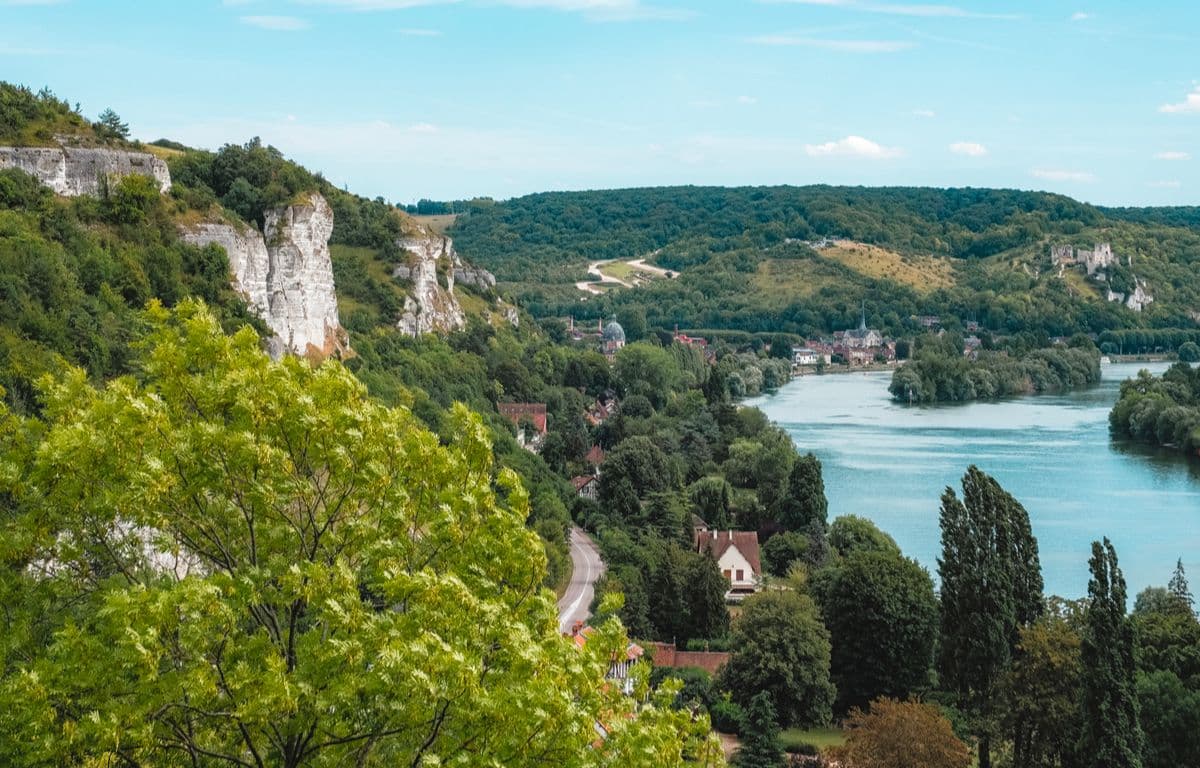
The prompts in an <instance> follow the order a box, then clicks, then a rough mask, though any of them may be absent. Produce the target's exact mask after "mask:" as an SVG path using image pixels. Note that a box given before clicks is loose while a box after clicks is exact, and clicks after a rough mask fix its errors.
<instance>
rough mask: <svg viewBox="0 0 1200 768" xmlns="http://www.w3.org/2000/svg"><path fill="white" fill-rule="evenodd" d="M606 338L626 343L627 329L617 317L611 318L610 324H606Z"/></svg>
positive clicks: (606, 339)
mask: <svg viewBox="0 0 1200 768" xmlns="http://www.w3.org/2000/svg"><path fill="white" fill-rule="evenodd" d="M604 340H605V341H619V342H621V343H622V344H623V343H625V329H624V328H622V327H621V324H620V323H618V322H617V321H616V320H615V319H614V320H609V321H608V325H606V326H604Z"/></svg>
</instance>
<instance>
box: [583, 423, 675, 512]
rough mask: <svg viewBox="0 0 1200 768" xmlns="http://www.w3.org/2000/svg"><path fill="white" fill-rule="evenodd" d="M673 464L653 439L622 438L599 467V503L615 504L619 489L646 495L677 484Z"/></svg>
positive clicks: (638, 436)
mask: <svg viewBox="0 0 1200 768" xmlns="http://www.w3.org/2000/svg"><path fill="white" fill-rule="evenodd" d="M675 482H676V478H675V473H674V471H673V468H672V466H671V464H670V463H669V462H668V461H667V457H666V456H665V455H664V454H663V452H662V450H661V449H660V448H659V447H658V446H657V445H655V444H654V442H653V441H652V440H651V439H650V438H648V437H643V436H641V435H636V436H634V437H630V438H628V439H627V440H623V441H621V444H620V445H618V446H617V447H616V448H614V449H612V450H611V451H609V452H608V455H606V456H605V457H604V463H603V464H602V465H601V467H600V488H599V496H600V503H601V504H602V505H605V506H606V507H609V508H612V507H613V506H615V504H614V502H615V501H616V500H617V495H618V493H620V492H622V490H623V488H626V487H627V489H628V492H631V493H632V494H633V496H634V498H635V499H636V498H643V497H645V496H647V495H649V494H651V493H654V492H656V491H665V490H668V489H670V488H672V487H673V486H674V485H675Z"/></svg>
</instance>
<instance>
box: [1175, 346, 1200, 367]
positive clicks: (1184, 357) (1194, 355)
mask: <svg viewBox="0 0 1200 768" xmlns="http://www.w3.org/2000/svg"><path fill="white" fill-rule="evenodd" d="M1179 359H1180V360H1181V361H1183V362H1185V363H1196V362H1200V344H1197V343H1196V342H1194V341H1185V342H1184V343H1182V344H1180V345H1179Z"/></svg>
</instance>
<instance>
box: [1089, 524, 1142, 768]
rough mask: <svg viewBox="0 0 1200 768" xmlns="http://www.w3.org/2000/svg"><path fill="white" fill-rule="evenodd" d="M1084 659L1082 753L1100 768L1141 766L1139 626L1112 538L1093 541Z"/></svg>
mask: <svg viewBox="0 0 1200 768" xmlns="http://www.w3.org/2000/svg"><path fill="white" fill-rule="evenodd" d="M1088 567H1089V568H1090V570H1091V573H1092V576H1091V579H1089V580H1088V608H1087V624H1086V625H1085V627H1084V631H1083V642H1082V645H1081V648H1080V656H1081V658H1082V660H1083V733H1082V736H1081V737H1080V742H1079V754H1080V755H1081V757H1082V758H1083V759H1084V760H1085V761H1086V763H1087V765H1091V766H1096V768H1141V766H1142V745H1143V736H1142V729H1141V725H1140V724H1139V722H1138V698H1137V690H1136V687H1135V677H1134V663H1133V628H1132V626H1131V625H1130V621H1129V618H1128V617H1127V616H1126V615H1125V577H1124V576H1123V575H1122V574H1121V568H1120V566H1119V565H1118V564H1117V552H1116V550H1115V549H1114V548H1113V545H1112V543H1111V542H1109V540H1108V539H1107V538H1106V539H1104V543H1103V544H1101V543H1100V542H1098V541H1096V542H1092V557H1091V560H1090V561H1089V563H1088Z"/></svg>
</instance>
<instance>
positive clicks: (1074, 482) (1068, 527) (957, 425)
mask: <svg viewBox="0 0 1200 768" xmlns="http://www.w3.org/2000/svg"><path fill="white" fill-rule="evenodd" d="M1147 367H1148V368H1149V369H1150V370H1151V371H1152V372H1154V373H1161V372H1162V371H1163V370H1165V369H1166V367H1167V366H1166V364H1151V365H1146V364H1140V365H1139V364H1124V363H1118V364H1113V365H1106V366H1104V368H1103V376H1102V379H1101V382H1100V384H1098V385H1097V386H1095V387H1093V388H1091V389H1087V390H1084V391H1079V392H1072V393H1070V394H1065V395H1040V396H1031V397H1022V398H1017V399H1013V400H1006V401H1003V402H998V403H970V404H964V405H945V406H923V407H922V406H916V407H912V406H901V405H897V404H895V403H893V402H892V401H891V399H890V397H889V395H888V392H887V385H888V382H889V381H890V380H891V374H890V373H887V372H880V373H857V374H837V375H828V376H805V377H802V378H799V379H796V380H793V381H792V382H791V383H789V384H788V385H787V386H785V387H783V388H782V389H780V390H779V391H778V392H777V393H775V394H773V395H764V396H762V397H759V398H755V399H753V400H750V401H748V404H750V405H756V406H758V407H759V408H761V409H762V410H763V411H765V412H766V414H767V416H769V417H770V418H771V419H772V420H773V421H775V422H776V423H778V424H780V425H781V426H782V427H784V428H785V429H786V430H787V431H788V433H789V434H791V436H792V439H793V440H794V441H795V442H796V445H797V446H798V447H799V448H800V450H802V451H812V452H813V453H815V454H816V455H817V456H818V457H819V458H820V459H821V462H822V464H823V465H824V475H825V492H826V495H827V496H828V497H829V513H830V519H832V518H833V517H836V516H838V515H848V514H855V515H862V516H864V517H869V518H871V519H872V520H874V521H875V523H876V524H877V525H879V526H880V527H881V528H883V529H884V530H885V531H887V532H888V533H890V534H891V535H892V536H893V537H894V538H895V539H896V541H897V543H899V544H900V546H901V548H902V549H903V550H904V552H905V554H907V555H910V556H912V557H915V558H916V559H918V560H919V561H920V562H921V563H922V564H924V565H925V566H926V567H927V568H928V569H929V571H930V572H931V573H934V575H935V578H936V568H937V556H938V554H939V549H940V538H939V536H940V534H939V530H938V506H939V497H940V495H941V492H942V490H943V489H944V488H945V487H946V486H947V485H953V486H954V487H955V489H956V491H958V492H959V493H960V494H961V488H960V486H959V479H960V478H961V477H962V475H963V472H964V471H965V470H966V468H967V465H969V464H976V465H978V466H979V468H980V469H982V470H983V471H985V472H987V473H989V474H991V475H992V476H994V477H995V478H996V479H997V480H999V481H1000V484H1001V485H1003V486H1004V488H1005V489H1006V490H1008V491H1009V492H1010V493H1012V494H1013V495H1014V496H1016V497H1017V498H1018V499H1019V500H1020V501H1021V503H1022V504H1024V505H1025V508H1026V509H1028V510H1029V516H1030V519H1031V521H1032V523H1033V530H1034V534H1035V535H1036V536H1037V537H1038V544H1039V547H1040V550H1041V559H1042V570H1043V574H1044V577H1045V581H1046V593H1047V594H1058V595H1063V596H1065V597H1081V596H1083V595H1085V594H1086V593H1087V580H1088V569H1087V561H1088V557H1089V556H1090V553H1091V542H1092V541H1093V540H1094V539H1099V538H1100V537H1101V536H1108V537H1109V538H1110V539H1112V541H1113V544H1114V545H1115V546H1116V548H1117V554H1118V556H1119V558H1120V563H1121V567H1122V570H1123V571H1124V572H1125V578H1126V581H1127V582H1128V585H1129V595H1130V601H1131V602H1130V606H1131V607H1132V598H1133V596H1134V595H1135V594H1136V593H1137V592H1138V591H1139V590H1141V589H1142V588H1143V587H1145V586H1148V585H1151V584H1157V585H1166V582H1167V579H1168V578H1169V577H1170V575H1171V569H1172V568H1173V567H1174V565H1175V560H1176V558H1179V557H1182V558H1183V561H1184V566H1185V567H1186V568H1187V569H1188V572H1189V573H1190V574H1192V575H1193V578H1192V580H1193V583H1196V582H1197V581H1200V466H1198V465H1200V462H1196V461H1188V460H1186V459H1184V458H1183V457H1181V456H1180V455H1178V454H1177V453H1174V452H1172V451H1164V450H1152V449H1148V448H1144V447H1141V446H1136V445H1130V444H1122V443H1114V442H1113V440H1112V439H1111V438H1110V437H1109V434H1108V411H1109V409H1110V408H1111V407H1112V404H1113V403H1114V402H1115V401H1116V399H1117V393H1118V388H1119V387H1120V383H1121V382H1122V381H1123V380H1125V379H1126V378H1128V377H1130V376H1134V375H1136V374H1137V371H1138V369H1139V368H1147Z"/></svg>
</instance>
